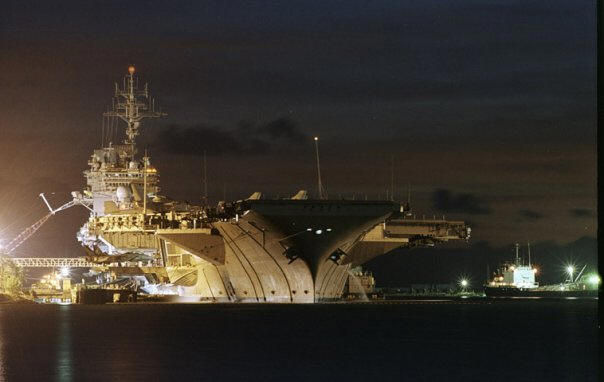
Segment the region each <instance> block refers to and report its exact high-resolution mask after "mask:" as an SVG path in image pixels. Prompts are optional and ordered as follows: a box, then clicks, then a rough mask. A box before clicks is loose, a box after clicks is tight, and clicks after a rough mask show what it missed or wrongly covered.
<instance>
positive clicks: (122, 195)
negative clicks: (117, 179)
mask: <svg viewBox="0 0 604 382" xmlns="http://www.w3.org/2000/svg"><path fill="white" fill-rule="evenodd" d="M115 196H116V198H117V200H118V201H119V202H120V203H124V202H129V201H131V200H132V191H130V190H129V189H128V188H126V187H124V186H119V187H118V188H117V190H115Z"/></svg>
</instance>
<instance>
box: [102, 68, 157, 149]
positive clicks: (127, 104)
mask: <svg viewBox="0 0 604 382" xmlns="http://www.w3.org/2000/svg"><path fill="white" fill-rule="evenodd" d="M135 72H136V68H135V67H134V66H130V67H129V68H128V74H127V75H126V76H125V77H124V82H123V87H122V88H120V87H119V86H118V84H117V83H116V84H115V96H114V99H113V110H111V111H108V112H106V113H103V115H104V116H106V117H119V118H120V119H121V120H122V121H124V122H126V124H127V127H126V139H125V140H124V143H125V144H126V145H130V146H131V148H132V156H133V157H134V155H135V154H136V149H135V142H134V140H135V138H136V136H137V135H138V129H139V127H140V124H141V121H142V120H143V119H144V118H159V117H163V116H166V115H167V114H166V113H162V112H161V110H160V111H156V110H155V100H154V99H153V98H150V97H149V86H148V84H147V83H145V87H144V88H143V89H139V88H138V77H135V76H134V73H135Z"/></svg>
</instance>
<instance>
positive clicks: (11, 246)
mask: <svg viewBox="0 0 604 382" xmlns="http://www.w3.org/2000/svg"><path fill="white" fill-rule="evenodd" d="M40 197H41V198H42V200H44V203H45V204H46V206H47V207H48V209H49V210H50V212H49V213H48V214H47V215H46V216H44V217H42V218H40V219H38V221H36V222H35V223H34V224H32V225H30V226H29V227H27V228H25V229H24V230H23V231H21V233H20V234H18V235H17V236H16V237H15V238H14V239H13V240H11V241H10V242H9V243H8V244H7V245H6V246H5V248H4V253H5V254H7V255H9V254H11V252H13V251H14V250H15V249H17V248H18V247H19V246H20V245H21V244H23V243H24V242H25V241H26V240H27V239H29V238H30V237H31V236H32V235H33V234H34V233H36V231H37V230H38V229H40V227H42V225H43V224H44V223H46V221H47V220H48V219H49V218H50V217H51V216H52V215H54V214H55V213H57V212H59V211H63V210H66V209H67V208H69V207H73V206H75V205H76V204H81V205H83V206H84V207H86V208H89V207H88V206H86V201H85V200H83V199H82V198H79V199H78V198H74V199H73V200H71V201H69V202H67V203H65V204H63V205H62V206H60V207H57V208H55V209H54V210H53V209H52V207H51V206H50V204H49V203H48V201H47V200H46V198H45V197H44V194H40Z"/></svg>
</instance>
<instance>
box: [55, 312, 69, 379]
mask: <svg viewBox="0 0 604 382" xmlns="http://www.w3.org/2000/svg"><path fill="white" fill-rule="evenodd" d="M70 308H71V307H70V306H69V305H60V306H59V316H58V318H59V329H58V330H57V362H56V365H57V372H56V376H57V381H60V382H71V381H72V377H73V370H72V354H71V348H72V344H71V324H72V323H71V314H70V313H71V312H70V311H69V309H70Z"/></svg>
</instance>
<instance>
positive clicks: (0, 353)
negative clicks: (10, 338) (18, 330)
mask: <svg viewBox="0 0 604 382" xmlns="http://www.w3.org/2000/svg"><path fill="white" fill-rule="evenodd" d="M2 322H4V312H3V311H2V307H1V306H0V381H4V380H5V376H6V373H5V372H4V340H3V338H4V335H3V333H4V328H3V327H2Z"/></svg>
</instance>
